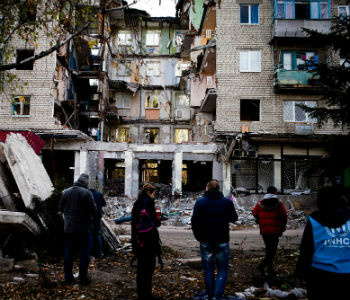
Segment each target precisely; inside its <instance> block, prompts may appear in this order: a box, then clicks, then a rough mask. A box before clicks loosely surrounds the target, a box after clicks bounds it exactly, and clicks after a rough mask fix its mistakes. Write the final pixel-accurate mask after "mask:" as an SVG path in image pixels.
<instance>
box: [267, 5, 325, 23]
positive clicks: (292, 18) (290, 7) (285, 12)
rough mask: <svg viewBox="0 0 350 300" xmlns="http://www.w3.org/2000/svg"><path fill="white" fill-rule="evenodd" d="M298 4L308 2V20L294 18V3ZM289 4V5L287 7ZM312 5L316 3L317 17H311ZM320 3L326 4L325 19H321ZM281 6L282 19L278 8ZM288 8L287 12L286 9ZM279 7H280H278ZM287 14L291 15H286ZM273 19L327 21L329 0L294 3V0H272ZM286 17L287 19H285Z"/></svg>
mask: <svg viewBox="0 0 350 300" xmlns="http://www.w3.org/2000/svg"><path fill="white" fill-rule="evenodd" d="M296 2H297V3H298V2H305V3H306V2H308V3H309V18H308V19H300V18H298V19H297V18H296V12H295V3H296ZM287 3H289V5H287ZM312 3H317V17H312ZM321 3H327V11H328V15H327V17H325V18H323V17H322V5H321ZM281 4H282V6H283V17H280V16H279V9H278V8H279V6H280V5H281ZM288 6H289V10H288V11H287V8H288ZM280 7H281V6H280ZM288 12H289V14H291V15H288ZM273 15H274V18H275V19H279V20H329V19H331V3H330V0H325V1H321V0H310V1H300V0H299V1H298V0H297V1H296V0H274V14H273ZM287 15H288V17H287Z"/></svg>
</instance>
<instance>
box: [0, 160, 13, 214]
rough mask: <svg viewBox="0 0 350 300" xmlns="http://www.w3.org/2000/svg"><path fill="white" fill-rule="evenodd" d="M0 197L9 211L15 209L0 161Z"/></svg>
mask: <svg viewBox="0 0 350 300" xmlns="http://www.w3.org/2000/svg"><path fill="white" fill-rule="evenodd" d="M0 199H1V202H2V204H3V205H4V207H5V208H6V209H8V210H11V211H16V210H17V209H16V205H15V203H14V202H13V199H12V196H11V192H10V191H9V189H8V184H7V178H6V175H5V172H4V167H3V165H2V163H1V161H0Z"/></svg>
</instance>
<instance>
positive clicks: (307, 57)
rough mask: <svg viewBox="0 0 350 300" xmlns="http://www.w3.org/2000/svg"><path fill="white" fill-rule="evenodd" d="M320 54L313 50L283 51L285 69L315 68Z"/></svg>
mask: <svg viewBox="0 0 350 300" xmlns="http://www.w3.org/2000/svg"><path fill="white" fill-rule="evenodd" d="M317 64H318V56H317V55H316V52H313V51H282V65H283V68H284V69H285V70H299V71H301V70H314V69H315V68H316V66H315V65H317Z"/></svg>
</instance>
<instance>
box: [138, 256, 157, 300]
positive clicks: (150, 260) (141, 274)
mask: <svg viewBox="0 0 350 300" xmlns="http://www.w3.org/2000/svg"><path fill="white" fill-rule="evenodd" d="M136 258H137V271H136V272H137V273H136V285H137V294H138V297H139V299H150V297H151V296H152V277H153V272H154V268H155V265H156V255H155V254H154V253H149V252H144V253H138V254H137V255H136Z"/></svg>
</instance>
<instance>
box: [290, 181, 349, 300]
mask: <svg viewBox="0 0 350 300" xmlns="http://www.w3.org/2000/svg"><path fill="white" fill-rule="evenodd" d="M317 205H318V208H319V210H317V211H315V212H313V213H312V214H311V215H310V217H309V219H308V221H307V224H306V226H305V230H304V234H303V237H302V241H301V245H300V256H299V260H298V262H297V266H296V276H297V278H298V279H299V280H302V281H304V280H305V281H306V286H307V292H308V299H309V300H316V299H317V300H319V299H337V300H341V299H348V298H349V286H350V210H349V207H348V203H347V199H346V198H345V197H344V196H342V195H341V193H340V191H339V190H337V189H336V188H333V187H325V188H322V189H320V190H319V192H318V195H317Z"/></svg>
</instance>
